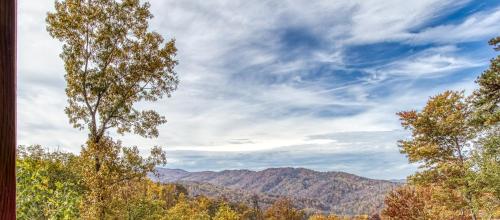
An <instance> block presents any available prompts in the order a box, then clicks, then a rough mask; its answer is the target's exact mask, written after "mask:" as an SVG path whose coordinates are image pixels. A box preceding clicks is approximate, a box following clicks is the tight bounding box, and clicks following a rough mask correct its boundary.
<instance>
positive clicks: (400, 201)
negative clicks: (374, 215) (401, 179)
mask: <svg viewBox="0 0 500 220" xmlns="http://www.w3.org/2000/svg"><path fill="white" fill-rule="evenodd" d="M430 199H431V194H430V191H429V190H427V189H425V188H416V187H412V186H402V187H399V188H396V189H394V190H393V191H392V192H390V193H389V194H388V195H387V196H386V198H385V201H384V204H385V207H384V209H383V210H382V215H383V216H384V217H386V218H388V219H394V220H397V219H401V220H403V219H404V220H419V219H421V220H424V219H431V216H430V215H429V211H428V209H429V206H428V205H427V202H428V201H429V200H430Z"/></svg>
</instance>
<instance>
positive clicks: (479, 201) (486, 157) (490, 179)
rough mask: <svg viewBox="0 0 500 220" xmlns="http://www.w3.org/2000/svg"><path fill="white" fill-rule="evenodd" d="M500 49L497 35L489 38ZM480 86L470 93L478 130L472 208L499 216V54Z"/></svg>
mask: <svg viewBox="0 0 500 220" xmlns="http://www.w3.org/2000/svg"><path fill="white" fill-rule="evenodd" d="M489 43H490V45H492V46H494V49H495V50H496V51H500V45H499V44H500V37H496V38H493V39H491V40H490V42H489ZM476 83H477V84H478V85H479V88H478V89H476V90H475V91H474V93H473V95H472V96H471V98H470V100H471V103H472V113H473V114H472V117H471V119H470V122H471V123H470V124H471V126H473V127H474V128H475V129H477V132H476V136H477V140H476V141H475V143H474V144H475V149H474V152H473V154H472V155H473V157H472V161H471V164H472V168H473V170H474V173H473V175H469V176H468V179H469V181H470V182H471V183H472V185H473V188H474V193H475V194H476V195H477V196H476V198H475V201H474V202H475V204H474V205H475V209H476V210H477V211H478V212H481V213H482V215H483V216H485V218H492V217H493V218H495V217H496V218H498V217H500V184H498V183H499V182H500V126H499V121H500V55H498V56H497V57H496V58H493V59H491V64H490V67H489V68H488V69H487V70H486V71H484V72H483V73H482V74H481V75H480V76H479V77H478V79H477V80H476Z"/></svg>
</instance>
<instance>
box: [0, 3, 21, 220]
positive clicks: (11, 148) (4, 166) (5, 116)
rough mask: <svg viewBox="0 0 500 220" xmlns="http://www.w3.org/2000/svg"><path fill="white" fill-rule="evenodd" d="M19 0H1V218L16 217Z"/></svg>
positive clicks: (8, 219) (4, 219)
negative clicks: (17, 11) (17, 19)
mask: <svg viewBox="0 0 500 220" xmlns="http://www.w3.org/2000/svg"><path fill="white" fill-rule="evenodd" d="M16 7H17V5H16V0H0V219H2V220H14V219H16V16H17V15H16Z"/></svg>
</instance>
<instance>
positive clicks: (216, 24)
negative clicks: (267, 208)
mask: <svg viewBox="0 0 500 220" xmlns="http://www.w3.org/2000/svg"><path fill="white" fill-rule="evenodd" d="M52 4H53V2H52V1H49V0H47V1H36V2H35V1H20V5H19V8H20V11H19V14H20V15H19V42H20V43H19V71H20V73H19V107H18V108H19V118H18V120H19V142H20V143H21V144H35V143H38V144H43V145H46V146H50V147H57V146H59V147H60V148H62V149H66V150H70V151H73V152H78V151H79V149H80V145H81V144H82V143H83V142H84V140H85V137H86V136H85V132H84V131H78V130H75V129H73V128H71V126H70V125H69V124H68V123H67V118H66V116H65V115H64V113H63V109H64V107H65V106H66V98H65V95H64V86H65V83H64V78H63V75H64V69H63V65H62V62H61V60H60V59H59V57H58V54H59V52H60V48H61V45H60V43H59V42H57V41H56V40H53V39H51V38H50V37H49V36H48V34H47V33H46V32H45V23H44V19H45V13H46V12H47V11H48V10H52V7H53V6H52ZM488 4H489V5H485V6H484V7H480V8H477V7H476V6H474V10H466V9H468V7H473V5H474V2H472V1H438V0H425V1H414V2H405V3H404V4H401V2H400V1H392V0H386V1H347V0H345V1H343V0H342V1H336V2H335V3H332V2H331V1H326V0H325V1H305V0H304V1H302V0H299V1H251V2H249V1H225V0H215V1H195V0H186V1H173V0H168V1H164V0H152V1H151V5H152V8H151V10H152V12H153V14H154V15H155V17H154V18H153V20H152V21H151V27H150V28H151V29H152V30H154V31H157V32H160V33H161V34H162V35H163V36H165V37H166V38H176V44H177V47H178V49H179V53H178V59H179V61H180V64H179V66H178V68H177V72H178V73H179V75H180V80H181V84H180V86H179V89H178V90H177V91H176V92H174V94H173V97H172V98H170V99H165V100H161V101H159V102H156V103H140V104H139V107H148V108H154V109H156V110H158V111H160V112H161V113H162V114H164V115H165V116H166V117H167V119H168V123H167V124H165V125H164V126H162V127H161V128H160V137H159V138H158V139H154V140H148V139H143V138H139V137H136V136H134V135H127V136H123V137H119V138H121V139H123V140H124V143H126V144H130V145H137V146H139V147H140V148H141V149H143V150H145V149H147V148H149V147H150V146H153V145H162V146H166V149H168V150H169V158H170V164H169V165H168V166H171V167H179V168H186V169H194V170H200V169H216V170H221V169H229V168H248V169H261V168H264V167H269V166H305V167H309V168H314V169H320V170H330V169H334V170H344V171H349V172H354V173H356V174H360V175H366V176H371V177H377V176H380V177H382V176H383V177H384V178H385V177H387V178H390V177H391V176H390V175H393V176H394V177H395V178H400V177H403V176H404V175H406V174H408V173H410V172H412V171H413V169H414V167H413V166H410V165H407V163H406V159H405V158H404V156H402V155H400V154H399V153H398V149H397V146H396V141H397V139H399V138H401V137H402V133H401V131H400V130H399V129H400V126H399V122H398V119H397V118H396V116H395V114H394V113H395V112H397V111H400V110H404V109H414V108H419V107H421V106H422V105H423V104H424V103H425V99H426V98H427V97H428V96H431V95H434V94H435V93H438V92H440V91H443V90H445V89H462V88H466V89H469V90H470V89H471V88H473V79H474V77H475V76H476V75H477V73H479V72H480V69H481V68H484V66H485V64H486V62H487V60H488V55H489V52H488V51H486V49H485V48H486V47H485V46H480V45H479V44H478V42H485V41H486V40H487V39H488V38H490V37H493V35H494V34H497V33H495V30H499V26H498V24H499V23H500V22H499V10H498V7H499V3H495V2H493V3H488ZM464 10H465V11H467V13H465V12H464V13H462V12H461V11H464ZM451 17H453V19H452V18H451ZM481 45H484V43H483V44H481ZM483 47H484V48H483ZM480 49H481V50H480ZM482 49H485V50H484V52H483V50H482ZM339 132H340V133H339ZM328 134H329V135H328ZM111 135H116V134H114V133H111ZM210 161H212V162H213V161H218V162H217V163H210ZM207 164H209V165H207ZM384 175H385V176H384Z"/></svg>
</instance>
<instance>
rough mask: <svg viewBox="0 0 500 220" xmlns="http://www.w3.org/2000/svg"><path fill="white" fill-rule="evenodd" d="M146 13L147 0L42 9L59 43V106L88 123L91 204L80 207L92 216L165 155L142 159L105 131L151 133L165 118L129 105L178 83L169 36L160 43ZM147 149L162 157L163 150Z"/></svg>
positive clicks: (68, 0) (72, 1)
mask: <svg viewBox="0 0 500 220" xmlns="http://www.w3.org/2000/svg"><path fill="white" fill-rule="evenodd" d="M152 17H153V16H152V15H151V13H150V12H149V3H147V2H146V3H141V2H140V0H122V1H117V0H65V1H56V3H55V12H53V13H48V14H47V19H46V21H47V31H48V32H49V34H50V35H51V36H52V37H54V38H56V39H58V40H60V41H62V42H63V51H62V53H61V55H60V56H61V58H62V60H63V61H64V67H65V70H66V74H65V79H66V83H67V88H66V95H67V97H68V106H67V107H66V109H65V112H66V114H67V115H68V117H69V122H70V124H72V125H73V126H74V127H75V128H78V129H84V128H87V129H88V141H87V146H85V147H84V148H83V149H82V157H83V158H84V159H86V161H85V163H84V164H85V166H84V167H83V168H84V170H85V172H84V173H85V174H86V176H84V180H85V182H86V184H87V185H88V186H89V187H88V188H89V190H90V192H89V193H88V196H86V201H89V202H90V203H89V204H92V206H93V207H87V208H89V210H87V211H89V212H85V213H86V214H89V215H92V216H93V217H96V218H98V219H104V218H105V215H106V212H107V211H106V207H107V205H108V204H109V203H108V201H107V200H106V199H110V198H111V197H110V193H111V192H112V191H113V189H115V188H116V187H119V184H122V183H124V181H129V180H132V179H135V178H142V177H144V176H145V173H147V172H150V171H152V169H151V167H154V165H156V164H155V163H156V162H164V161H165V160H153V162H155V163H149V162H147V163H143V161H142V158H140V157H139V156H138V154H136V153H135V152H133V151H137V150H136V149H135V150H134V149H128V148H121V146H119V144H116V143H113V141H112V140H111V139H110V138H109V137H106V132H107V131H108V130H109V129H111V128H115V129H116V132H117V133H119V134H124V133H127V132H133V133H135V134H138V135H140V136H143V137H146V138H154V137H157V136H158V126H159V125H161V124H163V123H165V122H166V120H165V118H164V117H163V116H161V115H160V114H158V113H157V112H155V111H153V110H139V109H138V108H137V107H136V106H134V104H136V103H138V102H143V101H156V100H158V99H160V98H162V97H163V96H170V95H171V93H172V92H173V91H174V90H175V89H176V88H177V84H178V78H177V75H176V73H175V71H174V67H175V66H176V64H177V61H176V60H175V59H174V57H175V55H176V50H177V49H176V47H175V43H174V40H170V41H168V42H167V43H165V44H164V43H163V42H164V39H163V37H162V36H160V35H159V34H158V33H156V32H150V31H148V21H149V19H151V18H152ZM117 145H118V146H117ZM121 149H123V152H121V153H120V150H121ZM153 154H154V155H153V156H158V155H161V154H162V153H161V149H160V148H155V149H153ZM121 161H126V163H125V165H124V164H120V163H119V162H121ZM89 162H90V163H89ZM115 163H116V164H115ZM121 165H123V166H121ZM120 166H121V167H120ZM135 171H137V172H135ZM120 175H125V176H120ZM86 204H87V203H86ZM89 217H90V216H89Z"/></svg>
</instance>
